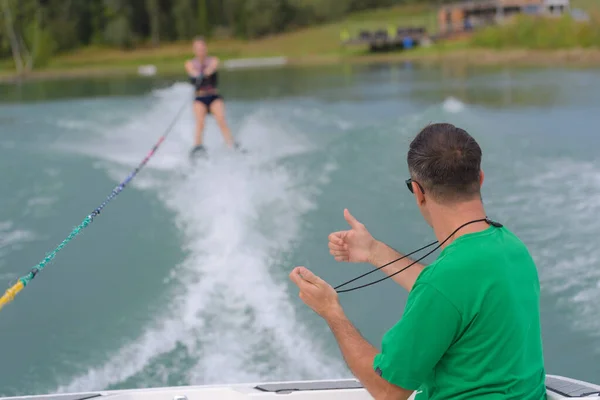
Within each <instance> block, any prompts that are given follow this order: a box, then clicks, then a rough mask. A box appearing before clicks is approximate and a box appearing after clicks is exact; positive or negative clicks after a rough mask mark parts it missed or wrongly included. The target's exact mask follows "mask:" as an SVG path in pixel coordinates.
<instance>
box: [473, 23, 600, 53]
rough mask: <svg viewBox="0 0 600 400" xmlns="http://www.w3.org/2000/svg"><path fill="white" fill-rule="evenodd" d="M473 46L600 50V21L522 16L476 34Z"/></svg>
mask: <svg viewBox="0 0 600 400" xmlns="http://www.w3.org/2000/svg"><path fill="white" fill-rule="evenodd" d="M472 43H473V45H475V46H479V47H488V48H494V49H506V48H523V49H535V50H559V49H575V48H592V47H595V48H597V47H600V21H599V20H596V19H592V21H590V22H589V23H586V22H577V21H574V20H573V19H572V18H571V17H570V16H568V15H565V16H563V17H561V18H556V19H555V18H538V17H530V16H518V17H517V18H515V19H514V21H512V22H511V23H508V24H507V25H503V26H498V27H489V28H486V29H483V30H481V31H479V32H477V33H476V34H475V36H474V37H473V41H472Z"/></svg>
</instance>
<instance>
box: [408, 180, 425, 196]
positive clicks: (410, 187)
mask: <svg viewBox="0 0 600 400" xmlns="http://www.w3.org/2000/svg"><path fill="white" fill-rule="evenodd" d="M405 182H406V187H407V188H408V190H410V192H411V193H414V192H413V186H412V184H413V182H414V183H416V184H417V186H418V187H419V189H421V193H423V194H425V189H423V186H421V184H420V183H419V182H417V181H413V180H412V178H408V179H407V180H406V181H405Z"/></svg>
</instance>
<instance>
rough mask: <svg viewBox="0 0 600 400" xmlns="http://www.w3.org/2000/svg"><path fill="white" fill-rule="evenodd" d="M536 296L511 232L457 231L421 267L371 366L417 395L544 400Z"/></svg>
mask: <svg viewBox="0 0 600 400" xmlns="http://www.w3.org/2000/svg"><path fill="white" fill-rule="evenodd" d="M539 297H540V284H539V279H538V275H537V270H536V267H535V264H534V262H533V259H532V258H531V256H530V254H529V252H528V250H527V248H526V247H525V245H524V244H523V243H522V242H521V241H520V240H519V239H518V238H517V237H516V236H515V235H514V234H513V233H511V232H510V231H509V230H508V229H506V228H504V227H503V228H496V227H489V228H488V229H486V230H483V231H480V232H475V233H469V234H465V235H462V236H460V237H458V238H457V239H456V240H454V241H453V242H452V243H450V244H449V245H448V246H447V247H446V248H445V249H444V250H443V251H442V252H441V254H440V256H439V257H438V259H437V260H436V261H435V262H434V263H432V264H431V265H429V266H427V267H426V268H425V269H424V270H423V271H422V272H421V274H420V275H419V277H418V278H417V281H416V282H415V284H414V286H413V288H412V290H411V292H410V294H409V296H408V300H407V303H406V308H405V310H404V315H403V316H402V319H401V320H400V321H399V322H398V323H397V324H396V325H395V326H394V327H393V328H392V329H391V330H389V331H388V332H387V333H386V334H385V336H384V337H383V341H382V349H381V353H380V354H378V355H377V356H376V357H375V361H374V365H373V367H374V368H375V370H376V371H377V372H378V373H379V374H381V376H382V377H383V378H384V379H385V380H387V381H388V382H391V383H393V384H395V385H397V386H400V387H402V388H404V389H408V390H417V395H416V399H418V400H425V399H429V400H431V399H443V400H446V399H456V400H459V399H502V400H508V399H515V400H517V399H518V400H530V399H531V400H541V399H545V398H546V388H545V371H544V360H543V354H542V340H541V332H540V309H539V300H540V298H539Z"/></svg>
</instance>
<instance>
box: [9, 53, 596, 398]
mask: <svg viewBox="0 0 600 400" xmlns="http://www.w3.org/2000/svg"><path fill="white" fill-rule="evenodd" d="M178 80H179V82H178ZM221 82H222V85H221V86H222V93H223V95H224V97H225V98H226V105H227V113H228V119H229V122H230V125H231V127H232V129H233V131H234V134H235V136H236V137H237V138H238V139H239V141H240V142H241V143H242V144H243V146H244V147H246V148H247V149H248V150H249V153H248V154H247V155H239V154H232V153H231V152H229V151H227V150H226V149H225V146H224V145H223V143H222V139H221V137H220V135H219V133H218V130H217V127H216V124H215V123H214V121H213V120H209V122H208V125H207V134H206V144H207V147H208V150H209V153H210V154H211V158H210V160H209V161H208V162H206V163H203V164H201V165H198V166H197V167H195V168H194V167H192V166H190V164H189V162H188V158H187V154H188V151H189V150H190V148H191V145H192V140H193V127H194V121H193V116H192V112H191V107H190V102H189V98H190V96H191V95H192V89H191V87H190V85H188V84H186V83H184V81H183V78H182V77H174V78H170V77H162V78H144V79H142V78H135V79H132V78H110V79H85V80H71V81H53V82H30V83H26V84H23V85H21V86H15V85H1V86H0V168H1V171H2V179H0V194H1V195H0V287H2V288H7V287H8V285H9V284H10V283H11V282H12V281H13V280H14V279H15V278H17V277H19V276H21V275H24V274H25V273H27V272H28V271H29V269H30V268H31V267H32V266H34V265H36V264H37V263H38V262H40V261H41V260H42V259H43V258H44V257H45V254H46V253H47V252H49V251H51V250H52V249H54V248H55V247H56V245H58V244H59V243H60V242H61V241H62V240H63V239H64V238H65V237H66V236H67V235H68V234H69V232H70V231H71V229H72V228H73V227H74V226H76V225H77V224H79V223H80V222H81V221H82V220H83V219H84V217H85V216H86V215H87V214H89V213H90V212H91V211H92V210H93V209H94V208H96V207H97V206H98V205H99V204H100V203H101V202H102V201H103V200H104V199H105V197H106V196H107V195H108V194H109V193H110V192H111V190H112V189H113V187H114V186H115V185H116V184H118V183H119V182H120V181H121V180H122V179H124V178H125V177H126V176H127V175H128V174H129V172H130V171H131V170H132V169H133V168H134V167H135V166H136V165H137V164H138V163H139V162H140V161H141V160H142V158H143V157H144V156H145V155H146V154H147V152H148V151H149V150H150V148H151V147H152V146H153V144H154V143H155V141H156V140H157V139H158V138H159V137H160V136H161V135H162V134H163V131H164V129H165V128H166V127H167V125H168V124H169V123H170V121H171V119H172V118H173V116H174V115H175V113H176V112H177V110H178V109H179V108H180V107H181V106H182V105H185V109H184V113H183V116H182V117H181V119H180V120H179V121H178V123H177V125H176V126H175V129H174V130H173V132H172V133H171V134H170V136H169V137H168V139H167V141H166V142H164V144H163V146H162V147H161V148H160V150H159V152H158V153H156V154H155V156H154V157H153V158H152V160H151V161H150V162H149V164H148V165H147V166H146V168H145V169H144V170H143V171H142V172H141V173H140V174H139V175H138V176H137V177H136V179H135V180H134V181H133V182H132V183H131V184H130V186H128V187H127V188H126V189H125V190H124V191H123V192H122V193H121V194H120V195H119V196H118V197H117V198H116V199H115V200H113V201H112V202H111V203H110V204H109V205H108V206H107V207H106V209H105V210H104V211H103V212H102V214H100V215H99V216H98V217H97V218H96V220H95V221H94V222H93V224H92V225H90V226H89V227H88V228H86V229H85V230H84V233H83V234H81V235H80V236H78V237H77V238H76V239H75V240H74V241H73V242H71V243H70V244H69V245H68V246H66V247H65V248H64V250H62V251H61V252H60V253H59V254H58V256H57V257H56V259H55V261H54V262H53V263H51V264H50V265H49V266H48V267H47V268H46V269H45V270H44V271H43V272H42V273H40V274H39V275H38V276H37V278H36V279H35V280H34V281H33V282H32V283H31V284H30V285H29V286H27V288H26V289H25V290H24V291H23V292H22V293H21V294H20V295H19V296H18V297H17V299H16V300H15V301H14V302H13V303H11V304H10V305H9V306H7V307H6V308H5V309H3V310H2V312H1V313H0V359H1V360H2V362H1V363H0V394H3V395H16V394H34V393H47V392H56V391H84V390H96V389H117V388H135V387H147V386H164V385H185V384H205V383H229V382H249V381H258V380H261V381H262V380H283V379H324V378H335V377H348V376H349V372H348V371H347V369H346V367H345V365H344V363H343V360H342V359H341V356H340V353H339V350H338V348H337V345H336V343H335V341H334V340H333V337H332V335H331V334H330V332H329V331H328V329H327V327H326V325H325V324H324V323H323V321H322V320H321V319H319V318H318V317H317V316H315V315H314V314H313V313H312V312H311V311H310V310H308V309H307V308H306V307H305V306H304V305H303V304H301V302H300V300H299V299H298V297H297V290H295V288H294V287H293V286H292V284H291V283H290V282H289V280H288V277H287V275H288V273H289V271H290V270H291V268H292V267H294V266H295V265H305V266H307V267H309V268H311V269H312V270H314V271H315V272H316V273H318V274H319V275H321V276H322V277H323V278H325V279H326V280H328V281H329V282H330V283H332V284H333V285H336V284H339V283H341V282H343V281H345V280H347V279H349V278H352V277H354V276H356V275H358V274H359V273H362V272H364V271H366V270H367V268H368V267H367V266H365V265H348V264H336V263H335V262H334V261H333V260H332V258H331V257H330V255H329V253H328V248H327V235H328V234H329V233H330V232H331V231H334V230H339V229H345V226H346V225H345V221H344V219H343V215H342V212H343V209H344V207H348V208H349V209H350V210H351V211H352V213H353V214H354V215H355V216H356V217H357V218H359V220H361V221H362V222H363V223H365V225H366V226H367V228H369V229H370V230H371V232H372V233H373V234H374V235H375V236H376V237H377V238H379V239H382V240H384V241H386V242H388V243H389V244H390V245H392V246H394V247H396V248H397V249H398V250H400V251H404V252H407V251H410V250H412V249H414V248H417V247H419V246H421V245H423V244H425V243H428V242H429V241H431V240H432V239H433V233H432V232H431V230H430V228H429V227H428V226H427V225H426V224H425V222H424V221H423V220H422V218H421V216H420V214H419V213H418V210H417V209H416V206H415V204H414V200H413V198H412V197H411V195H410V193H409V192H408V191H407V190H406V187H405V185H404V180H405V179H406V178H407V174H408V172H407V168H406V161H405V157H406V151H407V146H408V143H409V142H410V140H411V138H412V137H413V136H414V135H415V134H416V133H417V132H418V131H419V129H420V128H422V127H423V126H424V125H426V124H427V123H429V122H439V121H447V122H451V123H455V124H457V125H459V126H461V127H463V128H465V129H467V130H468V131H469V132H470V133H471V134H472V135H473V136H474V137H475V138H476V139H477V140H478V141H479V143H480V144H481V146H482V148H483V152H484V160H483V168H484V170H485V173H486V181H485V183H484V192H483V194H484V200H485V202H486V206H487V211H488V215H489V216H490V217H491V218H493V219H496V220H498V221H500V222H502V223H503V224H505V225H506V226H507V227H508V228H509V229H511V230H512V231H514V232H515V233H516V234H518V235H519V236H520V237H521V238H522V239H523V240H524V241H525V242H526V244H527V245H528V246H529V248H530V250H531V252H532V254H533V256H534V258H535V260H536V262H537V265H538V268H539V274H540V280H541V285H542V322H543V340H544V348H545V359H546V366H547V370H548V373H551V374H561V375H568V376H571V377H573V378H579V379H583V380H590V381H594V380H595V381H598V377H599V376H600V363H599V362H598V359H599V356H600V319H599V318H598V315H599V313H600V246H598V238H599V237H600V222H598V220H597V219H596V217H597V215H598V214H599V213H600V157H599V156H598V149H600V128H599V126H600V112H599V110H600V108H599V107H598V104H600V70H568V69H512V68H505V69H476V68H466V67H451V66H445V67H419V66H417V65H410V64H378V65H360V66H359V65H357V66H348V65H345V66H332V67H319V68H305V69H294V68H283V69H265V70H260V71H239V72H229V73H222V75H221ZM430 260H432V258H430V259H429V261H430ZM372 276H373V275H371V276H370V277H369V278H371V277H372ZM361 283H362V282H361ZM465 284H468V282H465ZM340 297H341V301H342V303H343V306H344V307H345V310H346V311H347V313H348V315H349V317H350V318H351V319H352V321H353V322H354V323H355V324H356V325H357V327H358V328H359V329H360V331H361V332H362V333H363V335H364V336H365V337H366V338H367V339H368V340H369V341H371V342H372V343H374V344H375V345H376V346H379V344H380V339H381V336H382V335H383V333H384V332H385V331H386V330H387V329H388V328H390V327H391V326H392V325H393V324H394V323H395V322H396V321H397V320H398V319H399V318H400V317H401V315H402V310H403V307H404V304H405V300H406V293H405V292H404V290H403V289H402V288H400V287H399V286H397V285H396V284H394V283H393V282H391V281H385V282H383V283H381V284H379V285H376V286H373V287H369V288H366V289H363V290H360V291H356V292H352V293H347V294H342V295H340Z"/></svg>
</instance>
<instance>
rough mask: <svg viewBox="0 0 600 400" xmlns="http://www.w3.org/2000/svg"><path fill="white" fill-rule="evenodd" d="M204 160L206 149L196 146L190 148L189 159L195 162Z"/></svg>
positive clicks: (206, 154)
mask: <svg viewBox="0 0 600 400" xmlns="http://www.w3.org/2000/svg"><path fill="white" fill-rule="evenodd" d="M202 158H204V159H206V158H208V153H207V152H206V148H205V147H204V146H202V145H201V144H200V145H197V146H194V148H192V150H191V151H190V159H191V160H192V162H193V161H196V160H198V159H202Z"/></svg>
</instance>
